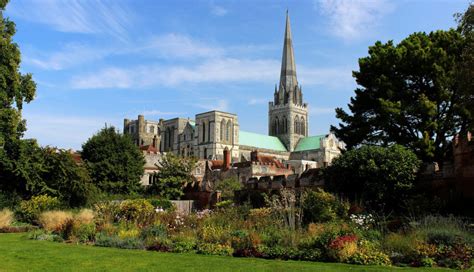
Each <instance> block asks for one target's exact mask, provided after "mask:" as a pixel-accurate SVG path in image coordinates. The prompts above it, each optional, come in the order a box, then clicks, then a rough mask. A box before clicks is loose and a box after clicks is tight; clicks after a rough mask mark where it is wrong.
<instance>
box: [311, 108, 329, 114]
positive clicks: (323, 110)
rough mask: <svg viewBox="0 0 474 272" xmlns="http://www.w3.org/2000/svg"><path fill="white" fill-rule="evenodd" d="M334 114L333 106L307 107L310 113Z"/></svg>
mask: <svg viewBox="0 0 474 272" xmlns="http://www.w3.org/2000/svg"><path fill="white" fill-rule="evenodd" d="M331 113H334V114H335V108H324V107H316V108H312V107H310V108H309V114H310V115H326V114H331Z"/></svg>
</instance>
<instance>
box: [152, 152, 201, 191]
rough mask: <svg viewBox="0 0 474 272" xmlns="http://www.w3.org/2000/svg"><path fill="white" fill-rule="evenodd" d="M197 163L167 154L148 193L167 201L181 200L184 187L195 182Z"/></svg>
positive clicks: (192, 159)
mask: <svg viewBox="0 0 474 272" xmlns="http://www.w3.org/2000/svg"><path fill="white" fill-rule="evenodd" d="M196 162H197V161H196V159H194V158H190V157H179V156H176V155H174V154H173V153H167V154H166V155H164V156H163V158H162V160H161V162H160V163H159V164H158V165H157V166H158V172H157V174H156V175H155V177H154V179H153V182H152V184H151V185H150V186H149V188H148V192H149V193H151V194H158V195H159V196H161V197H163V198H166V199H179V198H180V197H181V196H182V195H183V187H184V186H185V185H186V184H187V183H190V182H193V176H192V171H193V170H194V168H195V167H196Z"/></svg>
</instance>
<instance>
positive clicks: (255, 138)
mask: <svg viewBox="0 0 474 272" xmlns="http://www.w3.org/2000/svg"><path fill="white" fill-rule="evenodd" d="M239 144H240V145H246V146H252V147H257V148H264V149H270V150H276V151H287V150H286V148H285V146H284V145H283V144H282V142H281V141H280V139H278V138H277V137H275V136H267V135H263V134H257V133H253V132H247V131H242V130H240V131H239Z"/></svg>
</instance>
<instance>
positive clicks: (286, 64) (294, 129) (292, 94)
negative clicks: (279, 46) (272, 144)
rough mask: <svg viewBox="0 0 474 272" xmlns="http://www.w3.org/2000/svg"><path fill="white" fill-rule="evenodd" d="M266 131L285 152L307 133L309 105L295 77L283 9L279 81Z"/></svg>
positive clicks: (292, 147) (289, 32)
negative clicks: (279, 143) (283, 29)
mask: <svg viewBox="0 0 474 272" xmlns="http://www.w3.org/2000/svg"><path fill="white" fill-rule="evenodd" d="M268 134H269V135H270V136H277V137H278V138H279V139H280V140H281V141H282V142H283V144H284V145H285V146H286V148H287V150H288V151H290V152H291V151H293V150H294V149H295V147H296V144H297V143H298V141H299V140H300V139H301V138H304V137H307V136H308V107H307V104H306V103H303V93H302V91H301V86H300V85H299V84H298V80H297V78H296V65H295V56H294V52H293V41H292V37H291V27H290V17H289V15H288V11H287V12H286V28H285V39H284V42H283V56H282V59H281V72H280V84H279V86H278V88H277V86H275V93H274V99H273V102H269V110H268Z"/></svg>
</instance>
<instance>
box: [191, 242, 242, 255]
mask: <svg viewBox="0 0 474 272" xmlns="http://www.w3.org/2000/svg"><path fill="white" fill-rule="evenodd" d="M233 252H234V250H233V249H232V247H230V246H228V245H220V244H210V243H204V244H198V246H197V253H199V254H204V255H220V256H232V253H233Z"/></svg>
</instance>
